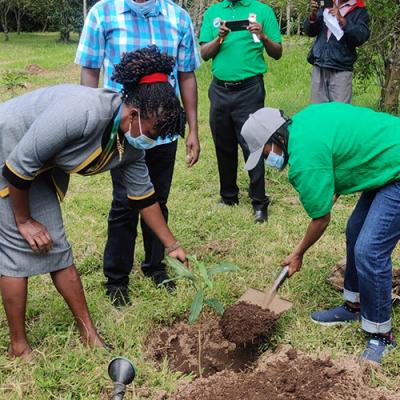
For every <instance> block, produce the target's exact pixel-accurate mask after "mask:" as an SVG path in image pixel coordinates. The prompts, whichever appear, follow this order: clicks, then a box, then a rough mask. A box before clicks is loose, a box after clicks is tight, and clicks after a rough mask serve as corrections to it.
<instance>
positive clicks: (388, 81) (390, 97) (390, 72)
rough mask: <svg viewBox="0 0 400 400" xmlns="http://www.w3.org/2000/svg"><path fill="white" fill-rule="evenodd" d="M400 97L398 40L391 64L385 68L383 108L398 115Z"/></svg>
mask: <svg viewBox="0 0 400 400" xmlns="http://www.w3.org/2000/svg"><path fill="white" fill-rule="evenodd" d="M399 95H400V40H396V42H395V43H394V47H393V50H392V54H391V57H390V60H389V62H388V63H387V65H386V67H385V84H384V86H383V88H382V91H381V107H382V109H383V110H385V111H387V112H390V113H394V114H396V113H397V112H398V110H399Z"/></svg>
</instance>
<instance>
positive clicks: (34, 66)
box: [25, 64, 46, 75]
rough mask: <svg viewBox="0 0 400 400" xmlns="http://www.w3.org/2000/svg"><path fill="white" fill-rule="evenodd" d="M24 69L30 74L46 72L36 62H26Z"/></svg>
mask: <svg viewBox="0 0 400 400" xmlns="http://www.w3.org/2000/svg"><path fill="white" fill-rule="evenodd" d="M25 71H26V72H28V73H29V74H32V75H42V74H44V73H45V72H46V70H45V69H44V68H42V67H41V66H40V65H37V64H28V65H27V66H26V67H25Z"/></svg>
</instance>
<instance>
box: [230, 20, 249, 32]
mask: <svg viewBox="0 0 400 400" xmlns="http://www.w3.org/2000/svg"><path fill="white" fill-rule="evenodd" d="M249 24H250V22H249V20H248V19H235V20H232V21H225V26H226V27H227V28H228V29H230V30H231V31H232V32H235V31H245V30H246V29H247V27H248V26H249Z"/></svg>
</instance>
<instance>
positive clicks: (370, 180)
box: [288, 103, 400, 218]
mask: <svg viewBox="0 0 400 400" xmlns="http://www.w3.org/2000/svg"><path fill="white" fill-rule="evenodd" d="M292 120H293V123H292V124H291V125H290V127H289V132H290V134H289V148H288V152H289V181H290V183H291V184H292V185H293V186H294V188H295V189H296V190H297V192H298V193H299V194H300V201H301V203H302V204H303V206H304V208H305V210H306V211H307V213H308V215H309V216H310V217H311V218H319V217H322V216H324V215H326V214H328V213H329V212H330V211H331V209H332V206H333V201H332V198H333V195H334V194H335V193H336V194H349V193H354V192H359V191H364V190H373V189H377V188H380V187H382V186H385V185H387V184H388V183H390V182H394V181H398V180H400V118H398V117H395V116H393V115H389V114H386V113H380V112H375V111H373V110H371V109H368V108H363V107H355V106H352V105H350V104H343V103H323V104H314V105H310V106H308V107H306V108H304V109H303V110H302V111H300V112H299V113H297V114H296V115H294V116H293V118H292Z"/></svg>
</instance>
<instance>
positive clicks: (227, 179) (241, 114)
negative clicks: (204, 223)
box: [200, 0, 282, 223]
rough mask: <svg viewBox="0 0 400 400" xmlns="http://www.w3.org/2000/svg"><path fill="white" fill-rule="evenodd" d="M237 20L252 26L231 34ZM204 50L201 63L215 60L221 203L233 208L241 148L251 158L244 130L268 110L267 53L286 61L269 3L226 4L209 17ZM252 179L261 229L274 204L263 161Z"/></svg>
mask: <svg viewBox="0 0 400 400" xmlns="http://www.w3.org/2000/svg"><path fill="white" fill-rule="evenodd" d="M238 20H245V22H246V23H248V26H247V27H246V26H244V27H243V28H242V29H241V30H234V28H232V31H231V30H230V29H229V28H228V26H230V25H229V21H238ZM246 23H245V24H244V25H246ZM200 45H201V50H200V51H201V56H202V58H203V59H204V60H205V61H208V60H209V59H212V73H213V80H212V82H211V85H210V88H209V98H210V127H211V132H212V135H213V139H214V144H215V149H216V154H217V161H218V171H219V179H220V195H221V200H220V203H221V204H226V205H234V204H238V202H239V197H238V194H239V188H238V186H237V183H236V179H237V166H238V144H239V145H240V146H241V148H242V151H243V155H244V158H245V159H247V157H248V155H249V150H248V148H247V145H246V143H245V142H244V141H243V139H242V137H241V136H240V130H241V128H242V126H243V124H244V122H245V121H246V119H247V118H248V116H249V114H250V113H252V112H254V111H256V110H258V109H259V108H260V107H263V106H264V100H265V89H264V81H263V74H264V73H265V72H266V71H267V65H266V63H265V60H264V49H265V51H266V52H267V54H268V55H269V56H270V57H272V58H274V59H276V60H278V59H279V58H281V56H282V45H281V35H280V31H279V26H278V22H277V20H276V17H275V14H274V12H273V10H272V8H271V7H269V6H267V5H266V4H264V3H261V2H259V1H256V0H230V1H229V0H224V1H222V2H220V3H217V4H214V5H213V6H211V7H210V8H209V9H208V10H207V11H206V13H205V14H204V20H203V24H202V27H201V32H200ZM249 176H250V187H249V196H250V198H251V200H252V205H253V211H254V215H255V221H256V222H260V223H261V222H264V221H266V220H267V217H268V214H267V208H268V204H269V199H268V197H267V196H266V194H265V179H264V163H263V162H262V161H261V162H260V163H259V164H258V165H257V166H256V168H254V169H253V170H252V171H250V172H249Z"/></svg>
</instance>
